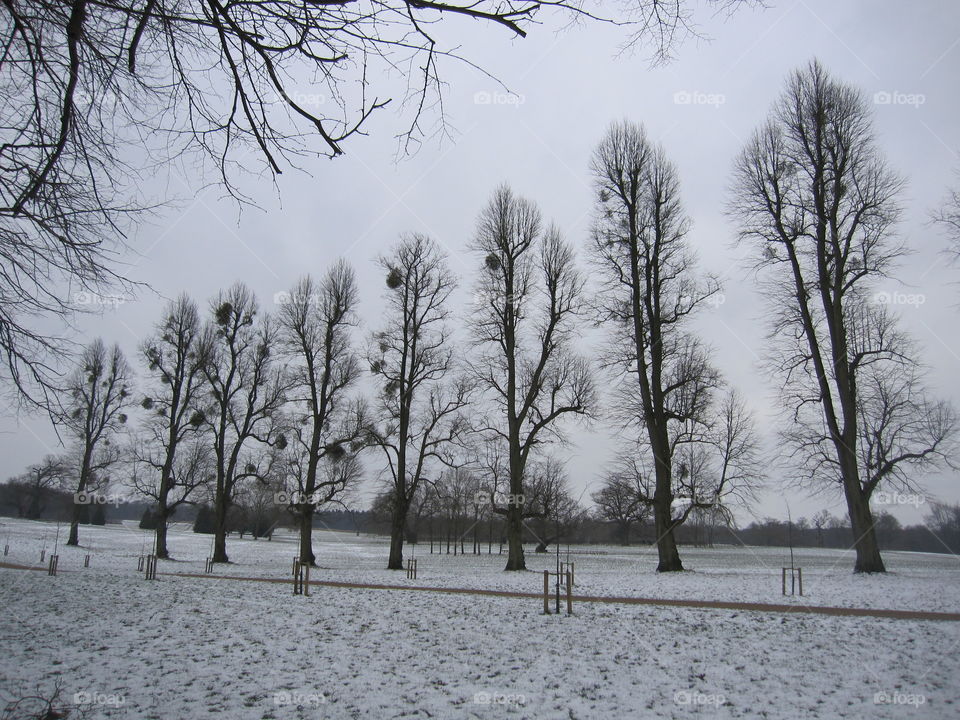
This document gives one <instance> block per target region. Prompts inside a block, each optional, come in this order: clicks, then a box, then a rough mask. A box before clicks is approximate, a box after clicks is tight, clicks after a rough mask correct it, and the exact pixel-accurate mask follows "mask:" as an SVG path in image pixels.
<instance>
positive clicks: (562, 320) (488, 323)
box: [469, 186, 594, 570]
mask: <svg viewBox="0 0 960 720" xmlns="http://www.w3.org/2000/svg"><path fill="white" fill-rule="evenodd" d="M473 249H474V251H475V252H476V253H477V254H478V255H479V256H480V257H481V258H482V262H483V265H482V270H481V274H480V278H479V280H478V282H477V287H476V298H477V304H476V308H475V311H474V312H473V314H472V316H471V318H470V320H469V326H470V329H471V332H472V334H473V341H474V347H475V352H474V353H473V359H472V360H471V363H470V365H471V367H472V371H473V373H474V375H475V376H476V377H477V380H478V381H479V383H480V384H481V385H482V386H483V387H484V388H485V389H486V391H487V393H488V395H489V397H490V398H491V400H492V402H493V403H494V407H495V412H494V414H493V416H491V418H490V419H489V420H488V421H487V422H486V423H485V426H484V427H483V431H484V432H485V433H487V434H491V435H492V436H494V437H496V438H497V439H498V440H499V442H501V443H502V444H503V445H504V447H505V449H506V455H507V467H508V473H509V481H508V483H507V485H508V488H509V492H508V494H507V501H508V505H507V506H506V507H505V508H503V507H501V508H498V510H499V511H501V512H502V513H503V514H504V515H505V517H506V521H507V541H508V543H509V556H508V558H507V565H506V569H507V570H524V569H525V568H526V563H525V561H524V555H523V518H524V499H525V497H524V493H525V489H526V486H525V483H524V479H525V470H526V467H527V462H528V460H529V459H530V453H531V451H533V449H534V448H535V447H536V446H537V445H538V444H540V443H542V442H544V441H546V440H548V439H552V440H556V441H562V440H563V435H562V433H561V432H560V427H559V422H558V421H559V420H560V419H561V418H563V417H564V416H567V415H571V414H572V415H585V414H586V413H587V412H589V410H590V409H591V408H592V405H593V403H594V388H593V381H592V378H591V375H590V370H589V367H588V365H587V362H586V361H585V360H584V359H583V358H580V357H578V356H576V355H575V354H574V352H573V351H572V343H573V334H574V332H575V331H576V329H577V322H578V320H579V314H580V309H581V304H582V302H583V279H582V277H581V275H580V273H579V272H578V271H577V268H576V266H575V264H574V254H573V249H572V248H571V247H570V245H569V244H567V243H566V242H564V241H563V240H562V239H561V237H560V231H559V230H558V229H557V228H556V227H554V226H550V227H549V228H546V229H544V228H543V223H542V220H541V217H540V211H539V210H538V209H537V207H536V206H535V205H534V204H533V203H531V202H530V201H528V200H526V199H524V198H521V197H518V196H516V195H514V194H513V192H512V191H511V190H510V189H509V188H508V187H506V186H504V187H501V188H499V189H497V191H496V192H495V193H494V195H493V198H492V199H491V200H490V202H489V204H488V205H487V207H486V208H485V209H484V210H483V211H482V212H481V214H480V218H479V220H478V223H477V231H476V236H475V238H474V240H473Z"/></svg>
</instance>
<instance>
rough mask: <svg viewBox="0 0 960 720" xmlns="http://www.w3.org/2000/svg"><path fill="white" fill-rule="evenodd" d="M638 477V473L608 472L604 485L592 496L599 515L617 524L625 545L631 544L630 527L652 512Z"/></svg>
mask: <svg viewBox="0 0 960 720" xmlns="http://www.w3.org/2000/svg"><path fill="white" fill-rule="evenodd" d="M636 478H637V476H636V475H631V474H626V473H619V472H616V471H610V472H607V473H606V475H605V476H604V478H603V485H602V486H601V487H600V489H599V490H597V491H596V492H595V493H593V495H592V496H591V497H592V499H593V503H594V505H596V507H597V516H598V517H599V518H600V519H601V520H606V521H608V522H612V523H614V524H616V526H617V534H618V535H619V536H620V542H621V543H622V544H623V545H629V544H630V529H631V528H632V527H633V526H634V525H638V524H640V523H642V522H644V521H645V520H646V519H647V518H648V517H649V514H650V510H649V508H648V507H647V505H646V503H644V502H643V501H642V498H641V490H640V487H639V486H638V484H637V482H636Z"/></svg>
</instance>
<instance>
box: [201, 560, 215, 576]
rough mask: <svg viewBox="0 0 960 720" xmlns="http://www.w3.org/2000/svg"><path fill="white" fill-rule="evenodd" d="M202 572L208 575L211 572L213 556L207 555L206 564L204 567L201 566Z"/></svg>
mask: <svg viewBox="0 0 960 720" xmlns="http://www.w3.org/2000/svg"><path fill="white" fill-rule="evenodd" d="M203 572H204V573H206V574H207V575H210V574H211V573H212V572H213V558H212V557H208V558H207V564H206V565H204V567H203Z"/></svg>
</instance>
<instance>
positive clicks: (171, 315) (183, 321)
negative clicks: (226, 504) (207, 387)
mask: <svg viewBox="0 0 960 720" xmlns="http://www.w3.org/2000/svg"><path fill="white" fill-rule="evenodd" d="M201 331H202V327H201V323H200V313H199V312H198V311H197V306H196V304H195V303H194V302H193V300H191V299H190V298H189V297H188V296H187V295H181V296H179V297H178V298H176V299H175V300H173V301H172V302H171V303H170V304H169V305H167V307H166V308H165V310H164V313H163V316H162V317H161V320H160V322H159V324H158V325H157V327H156V329H155V330H154V332H153V334H152V335H151V336H150V337H149V338H147V339H146V340H144V341H143V342H142V343H141V345H140V356H141V359H142V361H143V363H144V364H145V365H146V367H147V374H148V375H149V376H150V377H151V379H152V387H151V389H150V390H149V391H148V392H149V393H150V394H149V395H146V396H145V397H144V398H143V401H142V402H141V406H142V407H143V409H144V411H145V412H146V413H147V419H146V423H145V425H146V428H145V435H146V437H145V438H144V441H143V442H141V443H139V444H138V445H137V446H135V456H136V460H137V462H138V464H140V465H142V466H143V468H142V470H138V472H137V475H136V477H137V480H136V482H135V487H136V489H137V490H138V492H140V493H141V494H142V495H144V496H146V497H149V498H151V499H152V500H154V502H155V503H156V513H157V528H156V543H155V547H154V552H155V554H156V556H157V557H158V558H167V557H169V553H168V552H167V521H168V520H169V517H170V515H171V514H172V513H173V512H174V510H175V509H176V507H177V506H179V505H182V504H184V503H186V502H188V501H189V499H190V496H191V494H192V493H193V492H194V491H195V490H196V489H197V488H199V487H201V486H202V485H203V484H204V483H205V482H206V481H207V479H208V477H207V473H206V472H205V471H204V470H203V468H202V467H201V465H202V464H203V457H202V453H200V451H199V449H198V448H191V449H190V450H189V451H188V454H189V457H188V458H186V459H185V460H184V461H183V462H178V461H179V458H178V453H179V450H180V446H181V444H182V443H184V442H188V441H189V440H190V438H191V437H193V436H194V435H196V434H197V433H198V432H199V431H200V428H201V426H202V425H203V423H204V420H205V415H204V412H203V410H202V409H201V402H202V400H203V397H202V392H203V382H204V377H203V362H204V358H203V355H202V354H201V351H200V347H199V345H200V334H201ZM150 468H152V469H153V472H152V473H151V472H150V470H149V469H150ZM171 493H173V494H174V495H175V497H171Z"/></svg>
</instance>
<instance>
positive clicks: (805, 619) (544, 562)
mask: <svg viewBox="0 0 960 720" xmlns="http://www.w3.org/2000/svg"><path fill="white" fill-rule="evenodd" d="M54 535H55V526H53V525H50V524H47V523H29V522H21V521H11V520H7V519H4V520H3V523H2V524H0V544H9V545H10V553H9V555H8V556H7V557H5V558H2V559H3V560H6V561H8V562H16V563H24V564H36V563H38V561H39V555H40V550H41V548H42V547H43V546H44V543H45V544H46V550H47V552H48V553H49V552H50V550H51V548H52V546H53V543H54ZM143 536H144V534H143V533H142V532H140V531H138V530H136V529H135V526H127V527H120V526H108V527H106V528H87V527H84V528H82V529H81V542H82V543H84V545H85V547H82V548H79V549H78V548H64V547H62V539H63V536H61V547H60V548H59V554H60V568H61V569H62V570H63V571H64V572H61V573H60V574H59V575H58V576H57V577H56V578H50V577H47V575H46V574H45V573H40V572H23V571H15V570H0V606H2V607H3V608H4V609H5V610H4V612H3V613H2V614H0V694H2V697H3V699H4V701H8V700H10V699H11V698H13V697H19V696H22V695H29V694H33V693H34V692H35V691H37V690H38V689H39V690H40V691H41V692H42V693H46V694H49V691H50V690H51V689H52V688H53V687H54V686H55V684H56V683H57V681H58V680H59V682H60V683H61V685H62V688H61V698H62V704H63V705H67V706H77V707H74V708H72V709H73V713H72V715H71V716H72V717H76V716H81V715H83V716H85V717H91V718H97V717H113V718H200V717H208V716H211V715H218V714H220V713H222V714H223V716H224V717H228V718H271V719H272V718H276V719H277V720H286V719H287V718H300V717H303V718H354V717H356V718H359V717H371V718H393V717H409V718H427V717H433V718H460V717H464V718H473V717H476V718H495V717H505V716H506V717H515V718H524V717H530V718H540V717H543V718H594V717H605V718H620V717H638V718H643V717H668V718H670V717H675V718H685V717H691V716H696V715H698V714H699V715H702V716H703V717H769V718H835V717H845V718H871V717H880V718H887V717H890V718H894V717H897V718H901V717H916V718H952V717H957V716H958V715H960V692H958V689H957V688H958V685H960V652H958V651H960V623H953V622H931V621H923V622H921V621H904V620H883V619H876V618H846V617H830V616H819V615H793V614H790V615H787V616H781V615H779V614H776V613H759V612H732V611H721V610H697V609H687V608H684V609H679V608H657V607H646V606H627V605H605V604H592V603H580V604H578V605H577V606H576V607H575V615H574V616H573V617H565V616H559V617H557V616H543V615H541V614H540V612H539V611H540V609H541V608H540V607H539V604H538V602H537V601H535V600H530V599H512V598H499V597H476V596H466V595H446V594H444V595H437V594H433V593H409V592H400V591H374V590H353V589H336V588H326V587H324V588H315V589H314V591H313V595H312V596H311V597H294V596H293V595H292V594H291V593H290V588H289V585H277V584H268V583H263V584H261V583H241V582H236V581H231V580H224V579H220V580H207V579H196V578H178V577H170V576H161V578H160V579H159V580H158V581H157V582H152V583H151V582H146V581H144V580H143V579H142V575H140V574H138V573H137V572H136V558H137V556H138V555H139V554H140V551H141V545H142V543H143ZM208 543H209V539H208V538H206V537H202V536H196V535H193V534H192V533H190V532H187V531H186V529H182V530H180V529H178V530H176V531H175V532H174V533H173V534H172V537H171V550H172V552H173V554H174V556H175V557H176V558H177V561H176V562H167V563H161V566H160V570H161V572H164V571H186V572H192V571H198V572H202V570H203V559H204V558H205V557H206V555H207V554H208V550H209V544H208ZM468 547H469V546H468ZM294 549H295V545H294V542H293V538H292V537H291V536H275V537H274V540H273V541H271V542H266V541H263V540H260V541H256V542H254V541H251V540H243V541H240V540H237V539H235V538H231V539H230V540H229V541H228V550H229V552H230V554H231V557H232V558H233V559H234V560H235V564H234V565H232V566H231V567H229V569H223V568H220V567H218V568H217V570H216V573H218V574H225V573H227V572H229V573H230V574H236V575H257V576H265V577H284V576H285V575H286V573H287V572H288V571H289V562H290V559H291V557H292V555H293V554H294V551H295V550H294ZM317 549H318V550H319V553H318V554H319V556H320V565H321V570H320V571H319V572H317V573H315V576H320V577H321V578H324V579H331V580H355V581H363V582H379V583H391V584H400V585H403V584H407V583H408V582H409V583H410V584H413V583H414V581H407V580H406V579H405V578H404V577H403V574H402V573H391V572H388V571H386V570H383V569H382V568H383V565H384V558H385V554H386V545H385V542H384V540H383V539H378V538H365V537H361V538H358V537H356V536H351V535H343V534H339V533H320V534H319V542H318V543H317ZM424 550H425V548H424V546H422V545H421V546H420V548H419V549H418V551H417V553H418V556H419V558H420V577H419V579H418V580H417V581H415V582H416V584H418V585H433V586H448V587H478V588H480V587H482V588H504V589H516V590H525V591H535V590H536V589H537V587H538V584H539V583H540V582H541V581H540V578H539V577H538V576H537V575H535V574H534V573H519V574H517V573H503V572H501V568H502V563H503V558H502V557H500V556H498V555H496V550H497V548H496V547H495V548H494V555H492V556H488V555H481V556H471V555H469V554H468V555H467V556H465V557H462V558H461V557H456V558H454V556H453V555H450V556H447V555H442V556H440V555H433V556H430V555H429V553H425V552H424ZM573 550H574V552H572V557H571V559H574V560H576V562H577V581H578V587H577V589H576V590H577V593H582V594H596V595H599V594H608V595H634V596H645V597H655V596H659V597H683V598H700V599H735V600H744V601H756V602H782V601H783V598H782V596H781V595H780V589H779V583H780V580H779V567H780V565H781V564H782V559H783V557H782V553H781V552H779V551H770V550H759V549H755V548H741V549H723V550H721V549H717V550H712V551H708V550H699V551H694V550H692V549H685V548H684V549H682V552H683V556H684V559H685V562H686V564H687V565H688V567H690V568H692V569H693V570H694V572H691V573H685V574H683V575H680V576H669V577H662V576H657V575H656V574H655V573H654V572H653V568H654V566H655V560H654V557H653V555H651V554H650V553H649V551H643V552H641V551H640V550H639V549H637V548H632V549H630V551H624V550H621V549H619V548H574V549H573ZM484 551H486V547H484ZM88 552H89V553H90V554H91V555H92V564H91V567H90V568H89V569H84V568H83V556H84V555H85V554H87V553H88ZM798 558H799V564H801V565H802V566H803V567H804V573H805V590H806V591H807V592H808V593H809V595H808V596H806V597H805V598H804V599H803V602H811V603H817V604H824V605H848V606H856V605H860V606H865V607H887V608H902V609H924V610H944V611H953V612H957V611H960V599H958V598H960V595H958V590H960V562H958V561H957V559H956V558H951V557H947V556H943V557H941V556H934V555H917V554H910V553H889V554H887V556H886V559H887V561H888V564H889V566H890V568H891V569H892V570H893V572H892V573H890V574H889V575H888V576H887V577H880V578H861V577H855V576H853V575H852V573H851V572H850V568H851V565H852V561H851V558H850V557H849V556H848V555H845V554H842V553H837V552H831V551H817V552H812V551H807V550H804V551H801V552H800V554H799V556H798ZM551 561H552V558H551V559H550V560H548V559H547V558H544V557H542V556H540V557H537V556H534V555H533V554H532V553H531V554H530V555H529V563H528V564H529V565H530V566H531V567H532V568H533V569H534V570H536V569H541V570H542V569H543V568H544V567H547V566H548V564H549V563H550V562H551ZM796 602H800V600H799V599H797V600H796Z"/></svg>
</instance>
